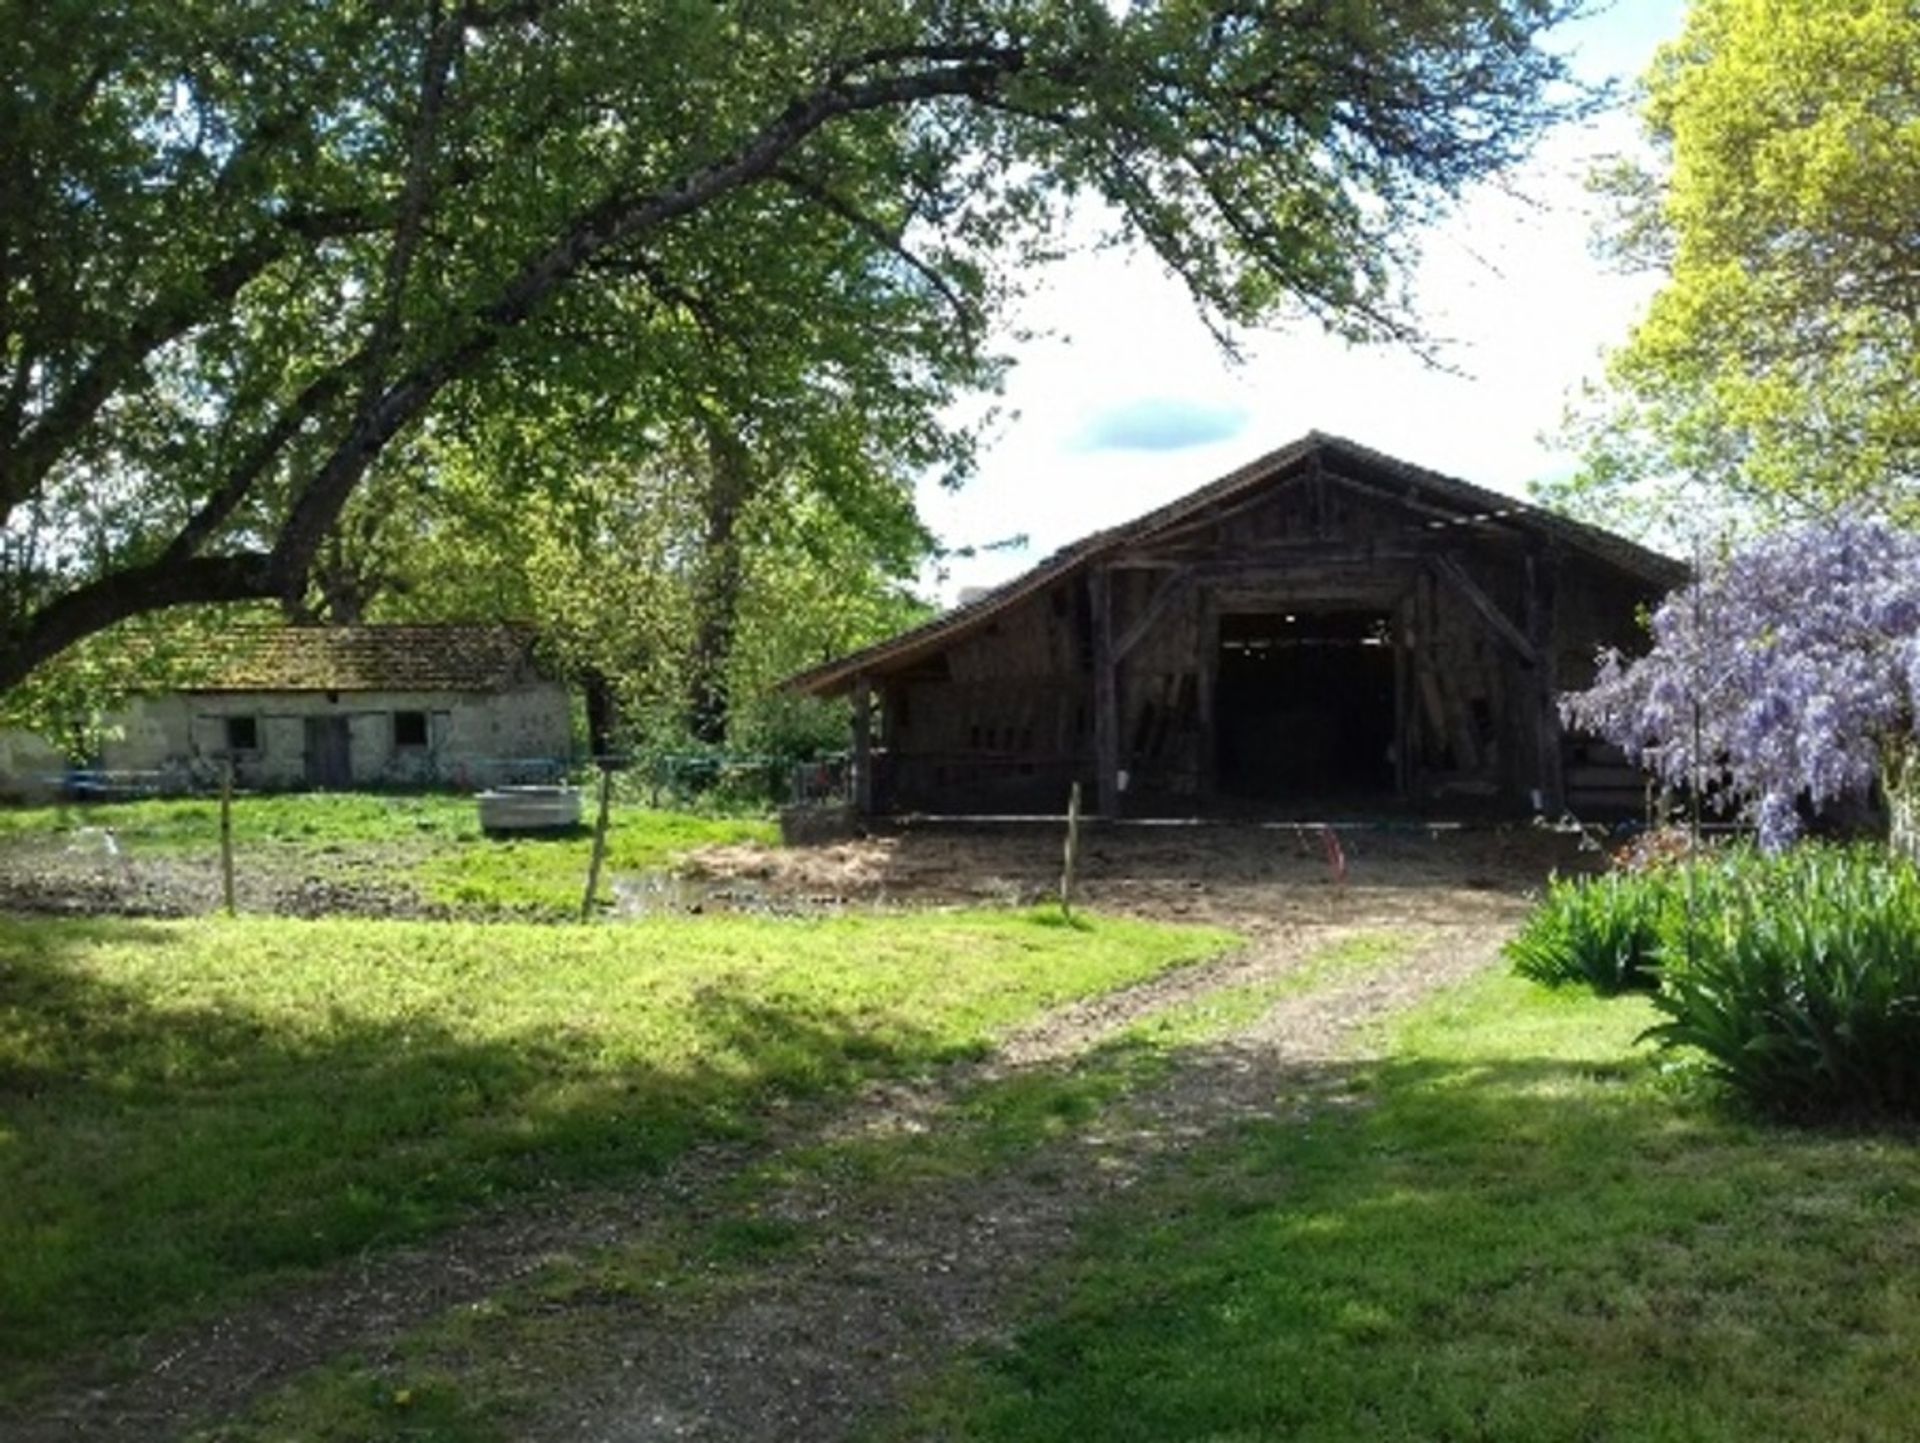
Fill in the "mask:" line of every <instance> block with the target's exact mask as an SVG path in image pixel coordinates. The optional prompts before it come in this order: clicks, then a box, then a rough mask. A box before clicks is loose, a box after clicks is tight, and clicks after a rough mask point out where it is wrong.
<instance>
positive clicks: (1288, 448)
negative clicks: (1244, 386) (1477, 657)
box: [781, 431, 1687, 696]
mask: <svg viewBox="0 0 1920 1443" xmlns="http://www.w3.org/2000/svg"><path fill="white" fill-rule="evenodd" d="M1316 462H1317V463H1319V465H1320V466H1321V467H1322V468H1323V469H1324V470H1326V471H1327V472H1328V473H1329V474H1331V475H1336V476H1338V477H1340V478H1343V479H1346V480H1350V481H1353V482H1355V483H1358V484H1361V485H1367V486H1371V487H1375V488H1378V489H1379V490H1380V492H1381V494H1382V496H1383V497H1384V498H1386V499H1388V500H1394V501H1399V502H1401V503H1402V504H1409V505H1412V504H1417V505H1418V506H1419V507H1420V508H1421V510H1422V512H1423V514H1425V515H1426V516H1427V517H1428V519H1427V520H1426V521H1425V523H1424V524H1425V525H1426V526H1429V527H1431V528H1433V529H1436V530H1439V529H1444V528H1446V527H1449V526H1459V527H1468V526H1478V527H1491V528H1500V529H1504V530H1506V531H1508V532H1509V533H1513V532H1519V533H1531V534H1533V535H1535V536H1538V537H1540V538H1542V539H1544V540H1546V541H1548V542H1549V543H1551V544H1556V545H1559V546H1562V547H1565V548H1566V549H1568V550H1571V551H1574V552H1577V553H1579V554H1582V555H1585V556H1587V557H1590V558H1591V559H1593V560H1594V561H1597V562H1600V563H1602V564H1604V565H1606V566H1610V567H1612V568H1613V569H1615V570H1617V571H1620V572H1623V573H1625V574H1626V575H1627V576H1630V577H1632V578H1633V579H1634V580H1636V581H1641V582H1644V583H1646V584H1647V585H1648V586H1649V587H1652V588H1655V589H1658V590H1667V589H1670V588H1672V587H1674V586H1676V585H1678V584H1680V583H1681V582H1682V581H1684V580H1685V578H1686V575H1687V568H1686V566H1685V565H1684V564H1683V563H1681V562H1678V561H1675V560H1674V559H1673V558H1671V557H1669V556H1663V555H1662V554H1661V553H1659V552H1657V551H1653V550H1651V549H1649V548H1647V547H1645V546H1642V545H1640V544H1639V543H1638V542H1635V541H1629V540H1628V539H1627V538H1626V537H1624V536H1617V535H1615V534H1614V533H1612V532H1610V531H1606V530H1603V529H1601V528H1600V527H1598V526H1590V525H1588V524H1586V523H1585V522H1581V521H1575V520H1574V519H1572V518H1571V517H1568V516H1562V515H1560V514H1559V513H1557V512H1554V511H1548V510H1546V509H1544V508H1542V507H1539V506H1535V505H1533V504H1531V503H1530V502H1526V501H1521V500H1518V499H1516V498H1515V497H1511V496H1505V495H1502V494H1501V493H1500V492H1498V491H1489V490H1488V489H1486V488H1485V487H1483V486H1476V485H1474V484H1473V483H1472V482H1470V481H1462V480H1460V479H1459V478H1458V477H1454V476H1448V475H1445V474H1443V473H1441V472H1438V471H1430V470H1428V469H1427V468H1426V467H1424V466H1416V465H1414V464H1412V463H1411V462H1408V461H1402V460H1400V459H1399V458H1398V457H1394V456H1389V455H1387V454H1386V453H1385V452H1383V451H1376V450H1374V449H1373V448H1372V447H1370V446H1363V445H1361V444H1360V443H1359V442H1357V441H1349V440H1347V439H1346V438H1345V437H1342V436H1333V435H1328V434H1327V433H1325V432H1322V431H1310V432H1308V433H1307V434H1306V435H1305V436H1302V437H1301V438H1300V439H1299V440H1297V441H1293V442H1290V443H1289V444H1287V445H1285V446H1282V447H1280V448H1279V449H1278V450H1276V451H1270V452H1268V453H1267V454H1266V455H1264V456H1261V457H1259V458H1258V459H1257V460H1254V461H1251V462H1249V463H1247V464H1246V465H1245V466H1241V467H1239V468H1238V469H1236V470H1234V471H1230V472H1228V473H1227V474H1226V475H1225V476H1222V477H1221V478H1220V479H1219V480H1217V481H1213V482H1210V483H1209V484H1207V485H1205V486H1202V487H1201V488H1200V489H1199V490H1197V491H1193V492H1189V493H1188V494H1187V495H1185V496H1182V497H1180V498H1179V499H1178V500H1176V501H1171V502H1169V503H1168V504H1166V505H1165V506H1161V507H1159V508H1157V509H1156V510H1153V511H1149V512H1147V513H1146V514H1145V515H1144V516H1139V517H1136V518H1135V519H1134V520H1132V521H1128V522H1123V523H1122V524H1121V525H1118V526H1113V527H1109V528H1107V529H1106V530H1104V531H1096V532H1094V533H1093V534H1092V535H1090V536H1086V537H1083V538H1081V539H1080V540H1079V541H1075V542H1073V543H1071V544H1070V545H1068V546H1064V547H1062V548H1061V549H1060V550H1059V551H1056V552H1055V553H1054V554H1053V555H1052V556H1050V557H1048V558H1047V559H1046V560H1045V561H1042V562H1041V563H1040V564H1039V565H1038V566H1035V567H1034V568H1033V569H1032V570H1030V571H1027V572H1025V573H1023V574H1022V575H1020V576H1017V577H1015V578H1014V579H1013V580H1011V581H1008V582H1005V583H1003V584H1001V585H1000V586H997V587H994V588H993V589H992V590H990V591H988V592H986V593H985V594H984V595H982V596H979V597H977V598H975V599H974V600H972V601H969V602H966V603H964V604H962V605H960V606H957V607H955V608H953V609H952V610H951V611H947V612H943V613H942V614H941V615H939V616H937V617H934V618H933V619H932V620H930V621H927V622H925V623H923V624H922V625H920V626H917V627H914V628H913V629H911V630H909V631H904V632H901V633H900V634H899V635H898V636H894V637H890V638H888V639H887V640H886V641H882V642H878V643H876V644H874V645H872V646H869V647H866V648H864V649H862V650H860V651H856V652H852V653H850V654H849V655H847V656H843V657H839V658H836V659H835V660H833V661H830V662H827V663H825V664H823V665H821V666H817V667H814V668H812V669H811V670H808V671H803V672H800V673H798V674H797V675H795V676H791V677H789V678H788V679H787V680H786V681H785V682H783V683H782V684H781V689H782V690H784V691H789V692H796V693H800V694H804V695H812V696H836V695H839V694H841V693H843V692H845V691H846V690H848V689H849V688H850V687H851V686H852V685H853V682H854V679H855V678H856V677H858V676H859V675H861V674H862V673H870V672H877V671H886V670H890V669H892V668H895V667H898V666H904V665H907V664H909V663H911V662H914V661H918V660H920V659H921V658H923V657H926V656H929V655H931V654H933V653H934V652H937V651H940V650H942V649H944V648H945V647H947V646H950V645H952V644H953V643H954V642H955V641H957V640H959V639H960V638H961V637H963V636H965V635H967V634H969V633H971V632H972V631H974V630H975V629H976V628H979V627H982V626H984V625H986V624H987V623H988V622H990V621H991V620H993V619H994V618H995V617H996V616H998V615H1000V614H1001V613H1002V612H1004V611H1006V610H1007V609H1008V608H1010V607H1012V606H1015V605H1018V604H1019V603H1020V602H1022V601H1025V600H1026V599H1027V598H1028V597H1030V596H1032V595H1034V594H1035V593H1036V592H1039V591H1041V590H1043V589H1044V588H1046V587H1048V586H1051V585H1053V584H1054V583H1055V582H1057V581H1060V580H1062V579H1064V578H1065V577H1067V576H1070V575H1072V574H1073V573H1075V572H1077V571H1079V570H1081V569H1083V568H1084V567H1085V566H1087V565H1088V564H1089V563H1090V562H1093V561H1095V560H1097V559H1099V558H1101V557H1104V556H1109V555H1111V554H1113V553H1114V552H1116V551H1119V550H1121V549H1122V548H1124V547H1127V546H1136V545H1139V544H1141V543H1143V542H1146V541H1150V540H1152V539H1153V538H1154V537H1156V536H1157V535H1159V534H1160V533H1161V532H1163V531H1167V530H1169V529H1171V528H1173V527H1175V526H1178V525H1180V524H1182V523H1184V522H1188V521H1192V520H1195V519H1200V518H1204V516H1205V514H1206V513H1208V512H1209V511H1213V510H1218V509H1224V508H1225V507H1227V506H1229V505H1231V504H1232V503H1235V502H1238V501H1240V500H1242V499H1243V498H1245V497H1248V496H1250V495H1252V494H1253V493H1255V492H1257V491H1259V490H1261V489H1262V488H1265V487H1269V486H1272V485H1274V484H1276V483H1277V482H1279V481H1282V480H1285V479H1289V478H1291V477H1292V476H1294V475H1296V474H1298V473H1300V472H1302V471H1304V470H1305V469H1306V468H1308V467H1309V466H1311V465H1313V464H1314V463H1316Z"/></svg>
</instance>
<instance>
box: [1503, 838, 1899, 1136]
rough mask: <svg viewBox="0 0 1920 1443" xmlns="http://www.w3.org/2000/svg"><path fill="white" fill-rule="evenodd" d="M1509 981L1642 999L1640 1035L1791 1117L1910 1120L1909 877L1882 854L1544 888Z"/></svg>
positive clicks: (1712, 858) (1644, 873) (1693, 861)
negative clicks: (1654, 1020)
mask: <svg viewBox="0 0 1920 1443" xmlns="http://www.w3.org/2000/svg"><path fill="white" fill-rule="evenodd" d="M1507 953H1508V955H1509V956H1510V957H1511V958H1512V959H1513V963H1514V967H1515V970H1516V971H1518V972H1519V973H1520V974H1521V975H1522V976H1525V977H1528V978H1531V979H1532V980H1534V981H1536V982H1541V983H1544V984H1546V985H1548V986H1563V985H1568V984H1578V985H1585V986H1588V987H1591V988H1592V989H1593V990H1594V991H1595V992H1597V993H1599V994H1601V995H1603V996H1612V995H1615V994H1617V993H1621V992H1627V991H1645V992H1648V993H1650V994H1651V995H1652V999H1653V1005H1654V1006H1655V1007H1656V1008H1658V1009H1659V1010H1660V1013H1661V1014H1662V1020H1661V1021H1660V1022H1659V1023H1658V1024H1656V1025H1655V1026H1654V1027H1652V1028H1649V1029H1648V1031H1647V1033H1646V1036H1647V1037H1648V1038H1650V1039H1651V1040H1653V1041H1654V1042H1656V1043H1657V1044H1659V1046H1660V1047H1662V1048H1663V1049H1667V1050H1673V1051H1680V1052H1684V1053H1687V1054H1688V1055H1693V1056H1698V1057H1700V1058H1703V1059H1704V1062H1705V1068H1706V1071H1707V1072H1708V1073H1709V1074H1710V1075H1712V1076H1714V1077H1715V1078H1717V1079H1719V1080H1720V1081H1722V1082H1724V1083H1725V1084H1726V1085H1727V1086H1728V1087H1729V1088H1730V1089H1731V1090H1732V1092H1733V1093H1734V1095H1735V1096H1737V1097H1738V1098H1740V1099H1741V1100H1742V1101H1743V1102H1745V1103H1746V1104H1748V1105H1749V1106H1752V1107H1754V1108H1756V1109H1758V1110H1760V1111H1763V1112H1768V1113H1772V1114H1776V1115H1780V1116H1790V1117H1803V1118H1813V1117H1849V1116H1851V1117H1863V1116H1883V1117H1903V1118H1910V1117H1920V869H1916V867H1915V866H1914V864H1913V863H1911V862H1909V861H1907V860H1906V859H1905V858H1903V857H1899V856H1896V855H1894V854H1892V853H1889V852H1888V851H1887V850H1886V849H1885V848H1882V847H1875V846H1867V845H1857V846H1851V847H1839V846H1830V845H1819V844H1804V845H1801V846H1797V847H1794V848H1792V849H1790V850H1787V851H1784V852H1780V853H1776V854H1768V853H1764V852H1760V851H1758V850H1755V849H1754V848H1751V847H1735V848H1727V849H1724V850H1721V851H1717V852H1706V853H1700V854H1697V855H1695V856H1693V857H1691V858H1689V859H1686V860H1684V861H1681V862H1678V863H1673V864H1668V865H1656V866H1651V867H1645V868H1642V869H1641V870H1637V871H1613V872H1608V873H1606V874H1604V875H1601V876H1597V877H1586V878H1579V879H1573V880H1560V881H1555V882H1554V883H1553V884H1552V886H1551V887H1550V888H1549V889H1548V892H1547V896H1546V898H1545V899H1544V901H1543V902H1542V904H1541V906H1540V907H1539V909H1538V910H1537V911H1536V912H1535V913H1534V915H1533V916H1532V917H1531V918H1530V919H1529V920H1528V922H1527V925H1526V926H1525V927H1524V928H1523V929H1522V931H1521V933H1520V935H1519V936H1518V937H1516V938H1515V939H1514V940H1513V941H1512V942H1511V943H1509V944H1508V947H1507Z"/></svg>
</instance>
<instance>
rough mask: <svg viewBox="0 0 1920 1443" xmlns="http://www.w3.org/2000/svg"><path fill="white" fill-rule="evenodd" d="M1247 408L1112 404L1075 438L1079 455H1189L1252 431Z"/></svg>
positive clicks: (1170, 402) (1146, 401) (1168, 399)
mask: <svg viewBox="0 0 1920 1443" xmlns="http://www.w3.org/2000/svg"><path fill="white" fill-rule="evenodd" d="M1246 424H1247V410H1246V408H1245V407H1244V406H1237V405H1233V404H1230V403H1222V402H1216V401H1192V400H1180V399H1178V398H1176V397H1172V396H1149V397H1146V398H1143V399H1141V400H1137V401H1125V402H1122V403H1121V404H1120V405H1117V406H1109V407H1108V408H1107V409H1106V410H1104V411H1101V412H1100V413H1098V414H1097V415H1095V416H1094V417H1093V418H1092V419H1091V420H1089V421H1088V422H1087V424H1086V425H1085V426H1083V427H1082V428H1081V430H1080V434H1079V435H1078V436H1076V437H1075V438H1074V442H1073V449H1074V450H1076V451H1185V450H1187V449H1188V448H1190V447H1193V446H1209V445H1212V444H1213V443H1214V442H1215V441H1226V440H1230V439H1231V438H1232V437H1234V436H1237V435H1239V434H1240V432H1241V431H1242V430H1243V429H1244V428H1245V427H1246Z"/></svg>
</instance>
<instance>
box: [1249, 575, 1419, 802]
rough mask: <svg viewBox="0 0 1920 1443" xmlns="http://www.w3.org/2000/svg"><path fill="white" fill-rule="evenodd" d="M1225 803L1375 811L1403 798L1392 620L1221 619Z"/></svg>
mask: <svg viewBox="0 0 1920 1443" xmlns="http://www.w3.org/2000/svg"><path fill="white" fill-rule="evenodd" d="M1218 645H1219V656H1218V669H1217V671H1216V673H1215V675H1216V678H1217V680H1216V685H1215V691H1214V715H1215V718H1216V720H1215V724H1214V725H1215V737H1214V743H1215V746H1214V759H1215V782H1216V790H1217V792H1218V794H1219V795H1220V796H1221V797H1223V798H1226V799H1230V800H1242V801H1260V802H1276V801H1287V802H1299V801H1306V800H1309V799H1311V800H1313V801H1316V802H1352V803H1365V802H1368V801H1379V800H1385V799H1387V798H1390V797H1392V796H1393V794H1394V782H1395V766H1394V755H1393V746H1394V732H1395V726H1394V718H1395V716H1396V715H1397V711H1396V705H1395V703H1396V697H1395V683H1394V648H1393V626H1392V621H1391V619H1390V618H1389V617H1388V616H1387V615H1386V614H1385V613H1384V612H1373V611H1354V610H1325V611H1314V610H1310V609H1305V608H1303V609H1300V610H1296V611H1286V612H1278V611H1276V612H1259V613H1251V614H1237V615H1228V616H1223V617H1221V618H1220V637H1219V642H1218Z"/></svg>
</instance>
